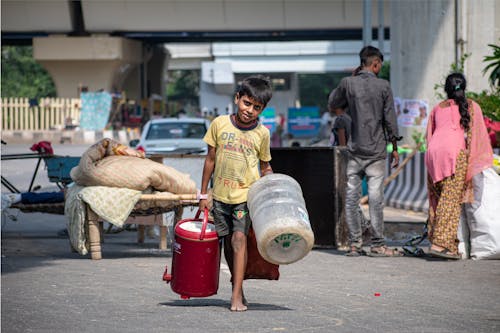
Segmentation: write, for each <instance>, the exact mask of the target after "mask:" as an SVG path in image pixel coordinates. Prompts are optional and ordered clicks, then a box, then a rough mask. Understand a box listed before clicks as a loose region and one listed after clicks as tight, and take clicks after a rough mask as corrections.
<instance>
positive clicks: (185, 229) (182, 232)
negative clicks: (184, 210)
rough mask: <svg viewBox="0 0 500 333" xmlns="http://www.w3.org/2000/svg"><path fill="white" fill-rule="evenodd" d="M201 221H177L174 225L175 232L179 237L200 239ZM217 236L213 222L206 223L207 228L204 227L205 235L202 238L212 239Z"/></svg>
mask: <svg viewBox="0 0 500 333" xmlns="http://www.w3.org/2000/svg"><path fill="white" fill-rule="evenodd" d="M202 225H203V222H201V221H197V220H184V221H179V223H178V224H177V226H176V227H175V233H176V234H177V235H179V236H181V237H184V238H189V239H194V240H200V234H201V228H202ZM213 238H217V232H216V231H215V225H214V224H213V223H210V222H209V223H207V228H206V229H205V237H204V238H203V239H205V240H206V239H213Z"/></svg>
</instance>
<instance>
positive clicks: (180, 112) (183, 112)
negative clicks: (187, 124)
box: [177, 109, 187, 118]
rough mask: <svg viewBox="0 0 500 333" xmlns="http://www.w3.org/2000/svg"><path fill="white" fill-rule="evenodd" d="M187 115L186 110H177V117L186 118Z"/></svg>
mask: <svg viewBox="0 0 500 333" xmlns="http://www.w3.org/2000/svg"><path fill="white" fill-rule="evenodd" d="M186 117H187V113H186V110H184V109H180V110H179V111H177V118H186Z"/></svg>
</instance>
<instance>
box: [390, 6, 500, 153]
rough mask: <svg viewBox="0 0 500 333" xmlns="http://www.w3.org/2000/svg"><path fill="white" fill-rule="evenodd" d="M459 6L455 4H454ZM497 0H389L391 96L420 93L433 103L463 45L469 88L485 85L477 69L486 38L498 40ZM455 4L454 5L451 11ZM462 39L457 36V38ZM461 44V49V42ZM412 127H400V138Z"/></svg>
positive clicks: (416, 96)
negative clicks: (467, 54)
mask: <svg viewBox="0 0 500 333" xmlns="http://www.w3.org/2000/svg"><path fill="white" fill-rule="evenodd" d="M457 6H458V7H457ZM499 7H500V0H483V1H463V0H441V1H434V0H421V1H392V2H391V85H392V88H393V92H394V96H395V97H400V98H403V99H423V100H427V101H428V102H429V105H430V107H431V108H432V107H433V106H434V105H435V104H436V103H437V102H438V101H439V97H438V96H437V94H436V93H437V92H438V93H440V94H442V95H445V94H444V91H443V88H442V87H440V88H438V89H437V90H435V89H434V88H435V85H437V84H439V85H442V84H443V83H444V79H445V78H446V76H447V75H448V74H449V72H450V69H451V65H452V64H453V63H454V62H455V61H456V58H457V55H458V58H459V57H460V54H461V52H462V50H463V52H464V53H471V56H470V57H469V58H468V59H467V60H466V63H465V75H466V78H467V80H468V90H469V91H476V92H480V91H482V90H485V89H489V85H488V82H487V78H486V77H483V75H482V70H483V68H484V63H483V62H482V59H483V57H484V56H485V55H487V54H491V53H492V52H491V49H489V48H488V46H487V44H495V43H496V44H498V36H499V27H500V15H495V13H498V12H499ZM456 9H457V11H456ZM457 37H459V38H458V39H462V40H463V41H462V42H457V40H458V39H457ZM461 45H463V49H462V48H461ZM411 131H412V129H408V128H403V129H402V135H403V136H404V137H405V140H404V141H405V142H404V143H412V142H411V141H412V140H411Z"/></svg>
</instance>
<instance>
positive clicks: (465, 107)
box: [444, 73, 470, 131]
mask: <svg viewBox="0 0 500 333" xmlns="http://www.w3.org/2000/svg"><path fill="white" fill-rule="evenodd" d="M466 86H467V81H465V77H464V76H463V74H462V73H453V74H450V75H448V77H447V78H446V83H445V85H444V91H446V94H447V95H448V99H453V100H454V101H455V103H457V104H458V111H459V112H460V126H462V128H463V129H464V130H465V131H467V130H469V124H470V114H469V103H468V102H467V98H466V97H465V87H466Z"/></svg>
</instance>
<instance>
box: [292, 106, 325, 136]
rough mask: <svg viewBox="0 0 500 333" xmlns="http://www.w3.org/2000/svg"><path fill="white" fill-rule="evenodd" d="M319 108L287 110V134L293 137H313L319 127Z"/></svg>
mask: <svg viewBox="0 0 500 333" xmlns="http://www.w3.org/2000/svg"><path fill="white" fill-rule="evenodd" d="M320 122H321V119H320V116H319V107H317V106H304V107H301V108H288V133H289V134H292V135H293V137H296V138H300V137H314V136H317V135H318V132H319V127H320Z"/></svg>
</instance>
